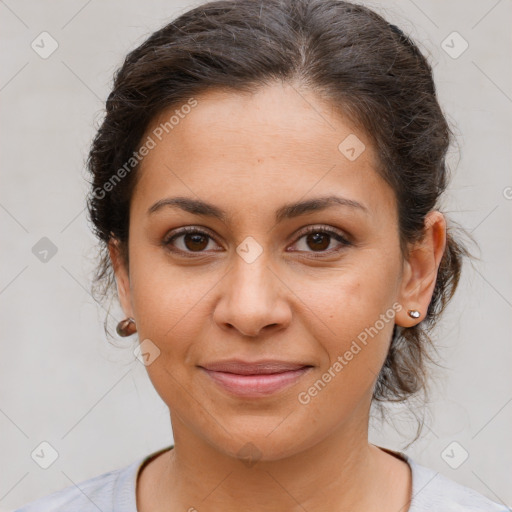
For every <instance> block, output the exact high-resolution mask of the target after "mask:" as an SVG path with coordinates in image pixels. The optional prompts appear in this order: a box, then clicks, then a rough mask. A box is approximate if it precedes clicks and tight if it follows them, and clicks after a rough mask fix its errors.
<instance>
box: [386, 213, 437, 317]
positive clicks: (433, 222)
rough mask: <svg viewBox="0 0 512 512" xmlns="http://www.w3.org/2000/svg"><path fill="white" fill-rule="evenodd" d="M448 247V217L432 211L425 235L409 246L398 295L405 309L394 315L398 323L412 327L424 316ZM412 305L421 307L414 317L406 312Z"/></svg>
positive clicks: (426, 219) (414, 307)
mask: <svg viewBox="0 0 512 512" xmlns="http://www.w3.org/2000/svg"><path fill="white" fill-rule="evenodd" d="M445 247H446V221H445V218H444V216H443V214H442V213H441V212H438V211H432V212H430V213H429V214H428V215H427V216H426V217H425V228H424V237H423V239H422V240H421V241H419V242H416V243H415V244H413V245H412V246H411V247H410V248H409V256H408V258H407V260H406V261H405V262H404V268H403V273H402V280H401V284H400V293H399V297H398V300H399V302H400V304H401V305H402V309H401V310H400V311H398V312H397V313H396V317H395V322H396V323H397V324H398V325H400V326H402V327H412V326H414V325H416V324H417V323H419V322H421V320H423V319H424V318H425V316H426V313H427V310H428V306H429V304H430V301H431V299H432V294H433V293H434V288H435V285H436V279H437V271H438V269H439V265H440V263H441V259H442V257H443V254H444V250H445ZM410 309H416V310H418V311H419V312H420V317H419V318H411V317H410V316H409V315H408V313H407V311H408V310H410Z"/></svg>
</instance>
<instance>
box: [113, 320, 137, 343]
mask: <svg viewBox="0 0 512 512" xmlns="http://www.w3.org/2000/svg"><path fill="white" fill-rule="evenodd" d="M116 331H117V334H119V336H122V337H123V338H124V337H126V336H131V335H132V334H134V333H135V332H137V328H136V327H135V320H134V319H133V318H132V317H129V318H125V319H124V320H121V321H120V322H119V323H118V324H117V327H116Z"/></svg>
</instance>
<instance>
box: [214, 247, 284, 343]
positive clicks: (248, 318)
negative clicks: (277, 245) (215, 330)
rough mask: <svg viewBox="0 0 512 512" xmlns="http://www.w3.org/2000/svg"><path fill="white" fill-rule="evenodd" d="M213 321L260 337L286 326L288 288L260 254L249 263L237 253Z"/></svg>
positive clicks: (251, 335)
mask: <svg viewBox="0 0 512 512" xmlns="http://www.w3.org/2000/svg"><path fill="white" fill-rule="evenodd" d="M220 292H221V297H220V299H219V301H218V302H217V304H216V308H215V311H214V315H213V318H214V321H215V322H216V324H217V325H218V326H219V327H220V328H221V329H223V330H228V331H233V330H234V329H236V330H237V331H238V332H239V333H240V334H242V335H243V336H249V337H258V336H263V335H267V334H268V333H270V332H273V331H276V332H277V331H278V330H281V329H284V328H286V327H287V326H288V325H289V323H290V321H291V316H292V312H291V308H290V304H289V301H287V298H286V297H287V294H288V293H290V291H289V289H288V288H287V287H286V286H285V284H284V283H283V282H282V281H281V279H280V278H279V277H278V276H277V274H276V272H275V271H274V270H273V269H272V268H271V267H270V266H269V264H268V260H267V259H266V258H264V257H263V255H261V256H260V257H259V258H258V259H257V260H256V261H253V262H251V263H247V262H246V261H244V259H243V258H240V257H238V256H237V257H236V258H235V262H234V264H233V266H232V267H231V268H230V270H229V272H228V275H226V276H225V278H224V279H222V281H221V288H220Z"/></svg>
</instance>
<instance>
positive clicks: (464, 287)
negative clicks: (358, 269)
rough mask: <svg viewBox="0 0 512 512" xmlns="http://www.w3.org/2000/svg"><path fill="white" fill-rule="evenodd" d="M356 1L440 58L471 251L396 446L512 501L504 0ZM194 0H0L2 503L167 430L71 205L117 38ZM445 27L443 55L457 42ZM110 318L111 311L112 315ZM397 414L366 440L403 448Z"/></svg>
mask: <svg viewBox="0 0 512 512" xmlns="http://www.w3.org/2000/svg"><path fill="white" fill-rule="evenodd" d="M197 3H199V2H196V4H197ZM367 3H368V5H370V6H373V7H374V8H376V10H378V11H379V12H380V13H382V14H384V15H385V16H386V17H387V18H388V19H389V20H390V21H392V22H394V23H396V24H398V25H399V26H400V27H401V28H402V29H403V30H404V31H406V32H407V33H410V34H411V35H412V36H413V37H414V38H415V39H416V40H417V41H419V42H420V44H421V47H422V49H423V50H424V51H425V52H427V53H428V54H429V55H430V57H431V59H432V61H433V63H435V78H436V81H437V85H438V90H439V96H440V101H441V103H442V105H443V107H444V110H445V112H446V114H447V116H448V118H449V120H450V122H451V123H452V124H453V126H454V127H455V129H456V132H457V134H458V145H459V149H460V153H459V152H458V151H457V148H454V150H453V151H452V153H451V155H450V164H451V166H452V168H454V169H456V170H455V173H454V179H453V181H452V183H451V186H450V189H449V191H448V194H447V195H446V200H445V212H447V213H448V216H449V217H450V218H451V219H452V220H454V221H457V222H459V223H461V224H462V225H463V226H465V227H466V228H467V229H468V230H469V231H471V232H472V234H473V235H474V237H475V238H476V239H477V241H478V243H479V244H480V247H481V252H480V253H479V255H480V258H481V259H480V261H477V262H476V263H475V265H474V267H473V268H472V267H471V266H467V267H466V269H465V273H464V278H463V281H462V284H461V288H460V290H459V291H458V293H457V295H456V298H455V299H454V301H453V303H452V304H451V306H450V308H449V310H448V311H447V314H446V316H445V318H444V321H443V323H442V324H441V325H440V326H439V329H438V330H437V332H436V335H435V337H434V340H435V342H436V344H437V345H438V346H439V347H440V348H439V350H440V354H441V355H442V357H443V361H444V362H443V364H444V366H445V367H446V369H445V370H443V369H440V370H437V371H436V372H435V373H433V376H432V385H433V388H432V390H433V391H432V403H431V404H430V408H429V410H428V414H427V426H426V427H425V429H424V434H423V438H422V440H421V441H419V442H417V443H416V444H414V445H413V446H411V447H410V448H408V449H407V450H406V452H407V453H409V454H410V455H412V456H413V457H414V458H415V459H416V460H417V461H418V462H419V463H421V464H423V465H426V466H429V467H431V468H433V469H435V470H437V471H439V472H440V473H442V474H444V475H446V476H448V477H449V478H452V479H453V480H456V481H458V482H460V483H462V484H465V485H467V486H470V487H473V488H475V489H477V490H478V491H479V492H481V493H483V494H485V495H487V496H489V497H490V498H492V499H493V500H495V501H503V502H505V503H507V504H508V505H509V506H510V505H512V464H511V462H512V442H511V437H510V432H511V431H512V429H511V424H512V386H511V384H512V377H511V372H510V363H511V339H510V327H511V318H512V315H511V308H512V269H511V266H510V263H509V262H510V254H511V253H512V229H511V220H512V219H511V211H512V200H511V198H512V188H511V187H512V173H511V170H510V169H511V167H510V165H511V131H512V130H511V123H510V119H511V117H510V116H511V111H512V83H511V74H512V73H511V66H510V62H511V60H510V59H511V47H512V46H511V34H512V32H511V31H510V26H511V22H512V19H511V18H512V16H511V11H512V2H511V1H510V0H501V1H496V0H480V1H472V2H468V1H467V0H466V1H463V0H450V1H445V2H439V1H437V2H435V1H434V0H429V1H422V2H421V3H420V1H419V0H416V1H412V0H396V1H388V2H381V3H377V2H373V3H369V2H367ZM196 4H194V5H196ZM191 5H193V4H191V3H190V2H178V1H169V0H166V1H164V0H158V1H156V0H154V1H151V2H142V1H140V0H139V1H121V0H111V1H103V2H100V1H99V0H89V1H84V0H74V1H67V2H64V1H45V2H38V1H35V0H32V1H28V0H20V1H14V0H8V1H0V20H1V21H0V26H1V38H2V44H3V46H2V48H3V52H2V65H1V67H0V89H1V92H0V100H1V105H2V110H1V116H2V119H1V124H0V130H1V136H0V144H1V165H2V167H1V172H2V175H1V180H2V181H1V188H0V224H1V228H2V252H1V254H2V262H1V265H0V315H1V330H0V336H1V347H2V357H1V358H0V380H1V390H2V392H1V395H0V429H1V430H0V431H1V436H0V450H1V451H0V454H1V456H0V460H1V462H0V464H1V477H0V511H6V510H10V509H12V508H15V507H17V506H19V505H21V504H22V503H25V502H27V501H29V500H32V499H35V498H37V497H39V496H42V495H46V494H49V493H50V492H52V491H55V490H57V489H60V488H62V487H65V486H68V485H72V484H73V483H78V482H80V481H81V480H84V479H86V478H90V477H93V476H96V475H99V474H101V473H103V472H106V471H109V470H111V469H115V468H118V467H121V466H124V465H127V464H129V463H131V462H132V461H134V460H135V459H136V458H138V457H142V456H144V455H146V454H149V453H150V452H151V451H154V450H157V449H159V448H161V447H163V446H166V445H168V444H170V443H171V442H172V434H171V431H170V421H169V417H168V411H167V408H166V406H165V405H164V404H163V402H162V401H161V400H160V398H159V397H158V395H157V394H156V392H155V391H154V389H153V387H152V385H151V383H150V381H149V379H148V377H147V374H146V371H145V368H144V366H143V365H142V364H140V363H139V362H138V361H137V360H136V359H134V356H133V352H132V350H133V344H130V342H126V341H124V340H123V341H120V342H119V344H120V346H122V347H124V348H118V347H114V346H113V345H111V344H109V343H108V341H107V340H106V337H105V334H104V332H103V327H102V322H103V318H104V316H105V311H104V310H103V309H102V308H101V307H100V306H98V305H97V304H96V303H95V302H94V300H93V299H92V298H91V296H90V295H89V293H88V290H89V288H90V280H91V275H92V273H91V272H92V269H93V265H94V256H95V239H94V237H93V235H92V234H91V231H90V229H89V227H88V225H87V222H86V217H85V211H84V207H85V202H84V197H85V193H86V190H87V183H86V182H85V180H84V177H85V172H84V160H85V157H86V154H87V149H88V145H89V143H90V140H91V137H92V136H93V134H94V126H95V123H97V122H99V121H100V120H101V117H102V108H103V102H104V100H105V99H106V97H107V94H108V92H109V87H110V84H111V77H112V73H113V72H114V70H115V69H116V67H117V66H118V65H119V64H120V63H121V60H122V58H123V57H124V55H125V54H126V52H127V51H129V50H130V49H132V48H134V47H135V46H137V45H138V44H140V43H141V42H142V41H143V40H144V39H145V38H146V37H147V36H148V35H149V34H150V33H151V32H152V31H153V30H155V29H157V28H159V27H160V26H162V25H163V24H164V23H165V22H166V21H170V19H172V18H173V17H175V16H176V15H177V14H179V13H181V12H183V11H185V10H187V9H188V8H189V7H190V6H191ZM43 31H47V32H49V33H50V34H51V36H52V37H53V38H54V39H55V40H56V41H57V43H58V48H57V50H56V51H55V52H54V53H53V54H52V55H51V56H49V57H48V58H47V59H43V58H41V57H40V56H39V54H38V53H36V52H35V51H34V50H33V49H32V47H31V43H32V41H33V40H36V43H37V41H39V40H40V39H37V37H38V35H39V34H40V33H41V32H43ZM453 31H457V32H458V33H459V34H460V35H461V36H462V37H463V38H464V39H465V40H466V41H467V42H468V44H469V47H468V49H467V50H466V51H465V52H464V53H462V55H460V56H459V57H458V58H452V57H451V56H449V55H448V54H447V53H446V52H445V50H444V49H443V46H442V42H443V41H444V40H445V39H446V38H447V36H448V35H449V34H451V33H452V32H453ZM452 40H453V37H452V39H448V43H447V44H449V45H451V46H453V48H452V50H451V51H452V53H453V52H454V51H458V50H460V49H461V48H462V46H461V40H457V39H455V40H453V41H454V42H453V43H452V42H451V41H452ZM47 43H48V41H47ZM445 44H446V43H445ZM45 47H46V48H47V49H48V48H49V43H48V44H46V45H45ZM43 237H47V238H48V239H50V240H51V242H52V243H53V244H54V245H55V247H56V248H57V252H56V254H55V255H53V256H52V257H50V256H51V252H50V253H48V255H47V257H46V258H47V261H46V262H44V261H41V260H40V258H41V257H42V253H40V254H39V257H37V256H36V254H34V253H33V247H34V246H35V245H36V244H37V243H38V242H39V241H40V239H41V238H43ZM40 243H44V242H40ZM36 247H38V246H36ZM36 252H37V251H36ZM112 314H113V316H114V319H113V321H112V325H115V322H116V320H119V319H120V318H121V314H120V312H119V309H118V308H116V307H114V308H113V309H112ZM407 411H408V406H401V407H397V408H396V411H395V413H394V414H395V416H394V417H395V418H396V419H395V421H394V425H393V424H387V425H385V426H384V428H382V429H381V428H375V429H372V432H371V441H372V442H374V443H375V444H380V445H381V446H385V447H389V448H393V449H402V447H403V446H404V445H405V444H406V442H407V439H408V438H407V435H408V434H409V433H411V432H412V430H411V428H412V427H411V422H410V419H408V416H407V415H405V414H404V413H406V412H407ZM397 432H402V434H403V437H401V435H400V434H399V433H397ZM43 441H47V442H49V443H50V444H51V445H52V446H53V447H54V448H55V449H56V450H57V452H58V454H59V456H58V459H57V460H56V461H55V462H54V463H53V464H52V465H51V466H50V467H49V468H48V469H42V468H41V467H39V465H37V464H36V463H35V462H34V461H33V460H32V458H31V453H32V452H33V450H34V449H35V448H36V447H38V446H39V444H40V443H41V442H43ZM452 442H456V443H458V444H457V445H452V446H451V447H450V448H449V449H448V453H449V455H450V456H451V459H450V462H451V463H452V465H453V464H454V463H453V462H452V461H453V460H456V459H459V458H460V457H461V454H462V453H464V452H463V451H462V450H465V451H467V452H468V454H469V457H468V459H467V460H466V461H465V462H464V463H463V464H462V465H460V467H458V468H457V469H454V468H452V467H451V466H450V465H449V464H448V463H447V462H446V460H448V458H447V456H446V453H447V452H445V451H444V450H445V449H446V448H447V447H448V446H449V445H450V443H452ZM452 448H453V450H454V451H451V449H452ZM443 453H444V454H445V455H444V456H443V455H442V454H443Z"/></svg>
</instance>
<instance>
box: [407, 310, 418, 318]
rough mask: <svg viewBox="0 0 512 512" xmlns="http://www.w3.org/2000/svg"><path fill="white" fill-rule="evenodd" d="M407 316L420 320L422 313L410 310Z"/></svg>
mask: <svg viewBox="0 0 512 512" xmlns="http://www.w3.org/2000/svg"><path fill="white" fill-rule="evenodd" d="M407 314H408V315H409V316H410V317H411V318H419V317H420V316H421V314H420V312H419V311H418V310H417V309H409V311H407Z"/></svg>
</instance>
